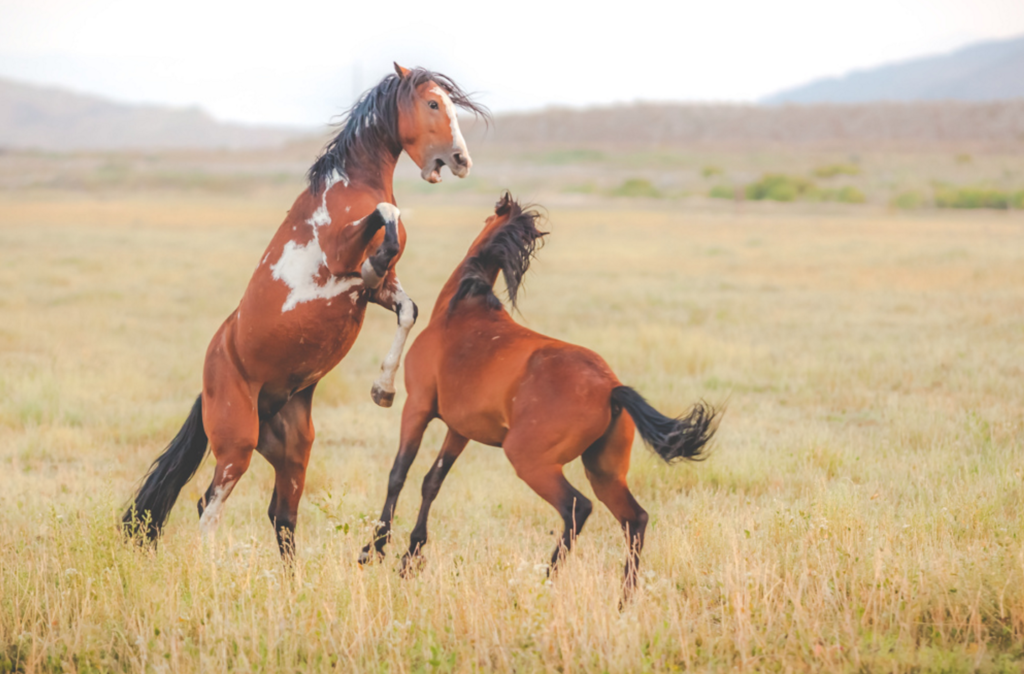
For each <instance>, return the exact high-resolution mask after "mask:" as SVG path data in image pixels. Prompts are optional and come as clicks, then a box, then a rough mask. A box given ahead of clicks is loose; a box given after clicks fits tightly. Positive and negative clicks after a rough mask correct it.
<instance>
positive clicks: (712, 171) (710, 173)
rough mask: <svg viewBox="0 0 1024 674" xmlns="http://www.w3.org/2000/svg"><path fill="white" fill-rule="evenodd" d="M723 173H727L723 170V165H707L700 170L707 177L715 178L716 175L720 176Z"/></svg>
mask: <svg viewBox="0 0 1024 674" xmlns="http://www.w3.org/2000/svg"><path fill="white" fill-rule="evenodd" d="M723 173H725V171H723V170H722V167H721V166H714V165H709V166H705V167H704V168H703V169H702V170H701V172H700V174H701V175H702V176H704V177H705V178H714V177H715V176H720V175H722V174H723Z"/></svg>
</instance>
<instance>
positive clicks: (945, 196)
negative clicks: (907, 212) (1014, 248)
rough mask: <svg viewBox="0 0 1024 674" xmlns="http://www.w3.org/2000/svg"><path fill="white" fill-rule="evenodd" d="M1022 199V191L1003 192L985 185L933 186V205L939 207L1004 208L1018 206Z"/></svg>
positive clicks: (1023, 197) (1023, 194) (1023, 198)
mask: <svg viewBox="0 0 1024 674" xmlns="http://www.w3.org/2000/svg"><path fill="white" fill-rule="evenodd" d="M1022 200H1024V193H1022V192H1017V193H1013V192H1004V191H1002V190H996V189H989V188H985V187H952V186H949V185H940V186H937V187H936V188H935V205H936V206H938V207H939V208H994V209H999V210H1006V209H1008V208H1019V207H1020V204H1021V202H1022Z"/></svg>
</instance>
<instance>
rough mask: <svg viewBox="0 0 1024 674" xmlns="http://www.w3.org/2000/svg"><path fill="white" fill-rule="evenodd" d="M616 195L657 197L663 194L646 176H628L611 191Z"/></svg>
mask: <svg viewBox="0 0 1024 674" xmlns="http://www.w3.org/2000/svg"><path fill="white" fill-rule="evenodd" d="M611 194H612V196H616V197H648V198H653V199H658V198H661V197H662V196H664V195H663V194H662V193H661V190H659V189H658V188H657V187H655V186H654V184H653V183H651V181H650V180H647V179H646V178H629V179H627V180H625V181H624V182H623V183H622V184H621V185H619V186H618V187H616V188H615V189H613V190H612V191H611Z"/></svg>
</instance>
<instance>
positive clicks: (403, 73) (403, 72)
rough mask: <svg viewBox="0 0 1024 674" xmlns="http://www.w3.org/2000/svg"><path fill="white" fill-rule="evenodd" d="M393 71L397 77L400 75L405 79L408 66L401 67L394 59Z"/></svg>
mask: <svg viewBox="0 0 1024 674" xmlns="http://www.w3.org/2000/svg"><path fill="white" fill-rule="evenodd" d="M395 73H396V74H397V75H398V76H399V77H401V78H402V79H405V77H406V76H407V75H408V74H409V69H408V68H403V67H402V66H400V65H398V62H397V61H396V62H395Z"/></svg>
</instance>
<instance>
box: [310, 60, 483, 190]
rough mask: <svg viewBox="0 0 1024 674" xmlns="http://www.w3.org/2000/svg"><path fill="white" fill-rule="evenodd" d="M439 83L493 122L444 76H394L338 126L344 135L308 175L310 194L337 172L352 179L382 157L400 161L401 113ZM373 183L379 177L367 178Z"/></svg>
mask: <svg viewBox="0 0 1024 674" xmlns="http://www.w3.org/2000/svg"><path fill="white" fill-rule="evenodd" d="M431 81H433V82H435V83H436V84H437V85H438V86H439V87H441V88H442V89H444V91H445V93H447V94H448V96H449V98H451V99H452V103H454V104H455V105H457V106H459V107H460V108H463V109H465V110H469V111H471V112H472V113H473V114H475V115H479V116H481V117H483V118H484V119H485V120H489V119H490V113H489V112H488V110H487V108H486V107H484V106H483V105H480V104H479V103H474V102H473V101H472V100H471V99H470V96H469V94H467V93H466V92H465V91H463V90H462V89H460V88H459V86H458V85H457V84H455V82H453V81H452V80H451V79H449V78H448V77H447V76H445V75H442V74H441V73H435V72H433V71H430V70H427V69H425V68H413V69H412V70H410V71H409V72H408V73H407V74H406V75H405V77H399V76H398V75H397V74H391V75H388V76H387V77H385V78H384V79H382V80H381V81H380V83H379V84H377V86H375V87H374V88H372V89H370V90H369V91H367V92H366V93H364V94H363V95H362V96H360V97H359V100H358V101H357V102H356V103H355V105H353V106H352V107H351V108H349V109H348V111H347V112H345V114H344V116H343V117H342V119H341V122H339V124H338V126H340V127H341V131H340V132H339V133H338V135H337V136H335V138H334V140H332V141H331V142H330V143H328V144H327V146H326V147H324V150H323V152H322V153H321V154H320V157H319V158H317V160H316V161H315V162H314V163H313V165H312V166H311V167H310V168H309V172H308V173H307V174H306V176H307V178H308V179H309V191H310V192H312V193H313V195H314V196H315V195H316V194H318V193H319V192H320V189H321V186H322V185H324V184H325V183H326V182H327V181H328V180H330V179H331V178H332V176H333V175H334V173H335V172H337V173H338V174H339V175H340V176H341V177H342V178H345V179H348V178H349V177H350V171H351V170H352V169H354V168H356V167H358V166H360V164H363V163H370V162H371V161H372V160H373V157H374V156H375V155H378V154H383V153H386V152H390V153H391V154H392V155H393V156H395V157H397V156H398V155H399V154H400V153H401V151H402V142H401V139H400V138H399V137H398V109H399V107H400V106H402V105H405V104H406V103H408V102H409V101H410V100H411V99H412V97H413V94H414V93H415V92H416V88H417V87H418V86H420V85H421V84H423V83H424V82H431ZM367 177H368V178H369V179H370V180H371V181H376V180H379V176H377V175H369V176H367Z"/></svg>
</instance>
